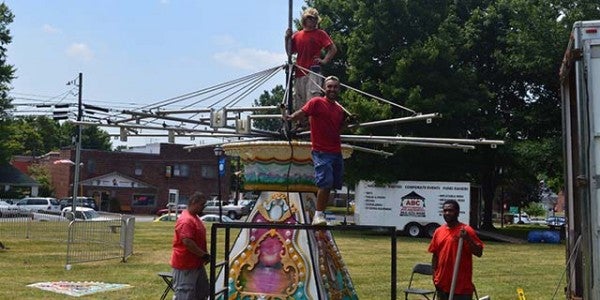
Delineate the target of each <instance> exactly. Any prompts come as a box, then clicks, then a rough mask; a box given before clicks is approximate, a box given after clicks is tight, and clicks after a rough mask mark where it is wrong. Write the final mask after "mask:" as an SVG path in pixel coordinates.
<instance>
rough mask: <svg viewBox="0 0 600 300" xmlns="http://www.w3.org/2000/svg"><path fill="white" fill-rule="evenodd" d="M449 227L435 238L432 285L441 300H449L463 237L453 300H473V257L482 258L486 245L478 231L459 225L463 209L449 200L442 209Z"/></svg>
mask: <svg viewBox="0 0 600 300" xmlns="http://www.w3.org/2000/svg"><path fill="white" fill-rule="evenodd" d="M442 209H443V215H444V220H445V221H446V224H444V225H442V226H440V227H439V228H438V229H437V230H436V231H435V232H434V234H433V238H432V239H431V243H430V244H429V249H428V251H429V252H431V253H433V256H432V259H431V265H432V267H433V284H434V285H435V288H436V291H437V297H438V299H440V300H447V299H449V297H450V290H451V287H452V275H453V273H454V264H455V261H456V255H457V252H458V241H459V238H460V237H461V236H462V237H463V247H462V252H461V256H460V263H459V267H458V276H457V278H456V283H455V289H454V296H453V299H454V300H471V299H472V297H473V290H474V285H473V255H475V256H477V257H481V255H483V242H482V241H481V240H480V239H479V237H478V236H477V233H475V230H474V229H473V228H472V227H471V226H469V225H467V224H464V223H461V222H459V221H458V214H459V212H460V206H459V205H458V202H456V201H454V200H447V201H446V202H444V205H443V207H442Z"/></svg>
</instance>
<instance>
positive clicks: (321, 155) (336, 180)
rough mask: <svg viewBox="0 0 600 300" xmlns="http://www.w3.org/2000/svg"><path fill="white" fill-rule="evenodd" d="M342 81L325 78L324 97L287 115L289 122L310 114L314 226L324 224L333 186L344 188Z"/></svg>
mask: <svg viewBox="0 0 600 300" xmlns="http://www.w3.org/2000/svg"><path fill="white" fill-rule="evenodd" d="M339 93H340V80H339V79H338V78H337V77H335V76H329V77H327V78H325V97H314V98H312V99H310V100H309V101H308V102H307V103H306V104H305V105H304V106H303V107H302V108H301V109H299V110H297V111H295V112H294V113H293V114H291V115H289V116H287V120H289V121H297V120H303V119H306V117H310V141H311V144H312V151H311V157H312V160H313V165H314V167H315V184H316V185H317V188H318V190H317V210H316V211H315V215H314V217H313V220H312V224H313V225H325V224H327V220H326V219H325V213H324V211H325V208H326V207H327V200H329V193H330V192H331V189H332V188H333V189H341V188H342V179H343V175H344V158H343V157H342V139H341V136H340V134H341V132H342V129H343V128H344V126H345V118H346V113H345V112H344V110H343V108H342V107H341V105H340V104H339V103H338V102H337V101H338V97H339Z"/></svg>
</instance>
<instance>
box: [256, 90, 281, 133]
mask: <svg viewBox="0 0 600 300" xmlns="http://www.w3.org/2000/svg"><path fill="white" fill-rule="evenodd" d="M284 94H285V90H284V88H283V86H281V85H277V86H275V87H274V88H273V89H272V90H271V93H269V92H268V91H264V92H263V93H262V94H261V95H260V97H259V98H258V99H256V100H254V106H279V105H280V104H281V102H282V100H283V97H284ZM279 113H281V111H280V110H278V109H274V110H270V111H260V112H257V113H256V114H279ZM253 122H254V126H255V127H256V128H259V129H264V130H270V131H274V132H277V131H278V130H279V129H280V128H281V125H282V120H281V119H256V120H254V121H253Z"/></svg>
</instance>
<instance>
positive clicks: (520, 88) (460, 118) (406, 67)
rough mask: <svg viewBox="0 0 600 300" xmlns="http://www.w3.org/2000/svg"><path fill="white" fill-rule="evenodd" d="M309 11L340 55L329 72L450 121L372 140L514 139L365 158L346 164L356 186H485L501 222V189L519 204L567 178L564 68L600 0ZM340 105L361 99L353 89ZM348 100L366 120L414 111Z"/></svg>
mask: <svg viewBox="0 0 600 300" xmlns="http://www.w3.org/2000/svg"><path fill="white" fill-rule="evenodd" d="M307 4H308V5H309V6H312V7H315V8H317V9H318V10H319V12H320V14H321V16H322V17H323V19H324V20H323V22H322V23H321V25H322V27H323V28H324V29H325V30H326V31H327V32H329V33H330V35H331V36H332V38H333V39H334V41H335V43H336V45H337V46H338V48H339V49H340V54H338V55H336V57H335V59H334V62H333V63H332V65H331V66H330V67H329V68H327V69H326V72H329V73H333V74H335V75H338V76H339V77H340V78H342V80H343V81H345V82H347V83H348V84H349V85H351V86H354V87H357V88H360V89H361V90H364V91H366V92H369V93H371V94H374V95H377V96H380V97H383V98H385V99H392V101H394V102H396V103H398V104H400V105H403V106H407V107H410V108H412V109H414V110H416V111H419V112H424V113H429V112H439V113H441V114H442V115H443V118H442V119H440V120H435V122H434V123H433V124H431V125H425V124H423V123H420V124H416V123H415V124H402V125H397V126H388V127H386V128H375V129H373V130H366V131H365V133H367V132H369V131H371V132H372V133H373V134H376V133H385V134H387V135H402V136H424V137H448V138H486V139H502V140H504V141H505V142H506V145H504V146H501V147H498V148H497V149H490V148H489V147H484V146H480V147H478V148H477V149H476V150H475V151H470V152H467V153H463V152H459V151H455V150H443V149H437V148H416V147H406V146H398V147H396V148H395V149H393V151H394V152H395V153H396V155H395V156H393V157H390V158H387V159H385V158H381V157H373V155H372V154H364V153H355V154H354V155H353V157H352V158H351V160H350V161H349V162H348V164H347V165H348V168H347V169H348V172H347V174H346V177H347V178H346V179H347V181H350V182H352V181H355V180H358V179H366V178H368V179H375V180H381V181H386V180H387V181H393V180H399V179H411V180H452V181H463V180H465V181H471V182H474V183H476V184H480V185H481V186H482V190H483V195H484V200H485V202H486V205H485V216H486V222H487V225H491V209H492V206H491V203H492V199H493V197H494V191H495V190H496V186H497V185H499V184H504V185H506V186H507V187H510V186H512V187H515V191H514V192H517V189H519V190H520V191H524V192H525V193H526V195H519V197H528V196H529V195H532V194H533V195H534V194H536V193H535V187H536V186H537V177H538V176H539V174H545V175H547V176H556V177H560V176H562V174H561V173H562V168H561V167H560V165H561V159H560V157H561V153H560V147H559V146H558V145H559V141H560V137H561V121H560V89H559V83H558V76H557V71H558V69H559V66H560V63H561V60H562V55H563V51H564V49H565V46H566V43H567V40H568V37H569V31H570V27H571V24H572V23H573V22H574V21H576V20H582V19H598V18H600V4H598V2H597V1H591V0H575V1H564V0H537V1H529V0H494V1H492V0H470V1H439V0H434V1H410V0H404V1H396V0H387V1H386V0H380V1H357V0H349V1H348V0H312V1H307ZM341 98H342V99H343V101H347V100H348V99H354V96H352V95H351V93H350V92H347V91H346V92H344V93H343V94H342V97H341ZM349 102H350V101H349ZM344 103H346V102H344ZM345 105H347V106H349V107H352V109H354V111H353V112H355V113H357V114H358V115H360V116H361V118H363V119H365V118H367V119H378V118H384V117H400V116H406V115H407V112H406V111H402V110H399V109H396V108H391V109H389V110H388V109H386V110H382V111H379V112H377V111H372V110H368V109H363V107H361V106H358V105H352V104H350V103H347V104H345ZM371 147H376V148H379V147H380V146H377V145H375V146H371ZM387 149H388V151H389V149H390V147H387ZM373 165H376V166H377V168H372V166H373ZM370 170H373V171H370ZM515 183H518V184H515Z"/></svg>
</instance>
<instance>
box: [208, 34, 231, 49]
mask: <svg viewBox="0 0 600 300" xmlns="http://www.w3.org/2000/svg"><path fill="white" fill-rule="evenodd" d="M212 40H213V44H214V45H215V46H234V45H235V39H234V38H233V37H232V36H230V35H218V36H214V37H212Z"/></svg>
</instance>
